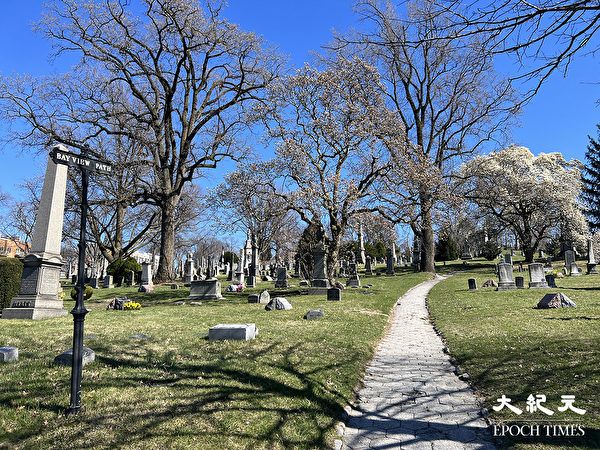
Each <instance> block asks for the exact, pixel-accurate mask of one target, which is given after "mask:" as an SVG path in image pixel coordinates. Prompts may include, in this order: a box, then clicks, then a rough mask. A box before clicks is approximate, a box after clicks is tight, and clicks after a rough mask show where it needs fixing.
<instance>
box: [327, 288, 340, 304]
mask: <svg viewBox="0 0 600 450" xmlns="http://www.w3.org/2000/svg"><path fill="white" fill-rule="evenodd" d="M341 299H342V290H341V289H340V288H337V287H332V288H329V289H327V300H329V301H336V302H337V301H340V300H341Z"/></svg>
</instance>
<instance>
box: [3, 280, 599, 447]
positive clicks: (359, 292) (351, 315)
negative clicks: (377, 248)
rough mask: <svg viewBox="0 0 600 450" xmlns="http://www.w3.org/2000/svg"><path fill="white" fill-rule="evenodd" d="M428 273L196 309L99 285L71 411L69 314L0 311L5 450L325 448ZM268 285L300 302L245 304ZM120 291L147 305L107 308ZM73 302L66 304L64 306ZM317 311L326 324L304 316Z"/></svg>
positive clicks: (183, 293)
mask: <svg viewBox="0 0 600 450" xmlns="http://www.w3.org/2000/svg"><path fill="white" fill-rule="evenodd" d="M427 278H428V275H426V274H413V273H408V272H404V273H400V274H399V275H398V276H396V277H393V278H387V277H375V276H374V277H361V281H362V283H363V285H364V284H367V283H372V284H373V285H374V286H373V287H372V288H371V289H369V290H363V289H362V288H361V289H350V290H345V291H344V292H343V293H342V301H341V302H328V301H327V300H326V298H325V297H324V296H308V295H302V294H301V293H300V291H299V290H298V288H293V287H292V288H290V289H287V290H275V289H273V284H272V283H259V285H258V287H257V289H247V290H246V291H244V292H243V293H240V294H237V293H236V294H225V297H226V299H225V300H220V301H210V302H203V304H202V305H201V306H197V307H194V306H190V305H188V304H186V305H185V306H174V305H173V302H174V301H180V300H185V299H186V298H187V296H188V295H189V288H181V289H179V290H177V291H175V290H171V289H170V288H169V287H168V286H165V287H157V288H156V290H155V292H154V293H153V294H138V293H137V292H136V290H135V288H133V289H132V288H115V289H112V290H102V289H101V290H97V291H95V293H94V296H93V297H92V299H90V300H89V301H87V302H86V307H87V308H88V309H89V310H90V313H89V314H88V315H87V316H86V321H85V333H84V334H85V335H86V338H85V341H84V345H86V346H87V347H90V348H92V349H93V350H94V351H95V352H96V361H95V362H94V363H93V364H90V365H88V366H86V367H85V368H84V369H83V383H82V404H83V405H84V408H85V410H84V411H83V412H82V413H81V414H79V415H77V416H71V417H68V418H67V417H65V416H64V410H65V409H66V407H67V406H68V405H69V393H70V368H66V367H57V366H54V365H53V359H54V357H55V356H56V355H58V354H59V353H61V352H62V351H64V350H66V349H68V348H70V347H71V345H72V333H73V321H72V316H70V315H69V316H67V317H62V318H56V319H47V320H42V321H25V320H2V321H1V322H0V346H3V345H12V346H16V347H18V348H19V361H18V362H16V363H10V364H8V363H7V364H2V365H0V380H1V383H0V448H5V447H9V448H44V449H46V448H87V447H94V448H114V447H120V448H227V449H230V448H293V447H313V448H314V447H320V448H322V447H330V446H332V444H333V440H334V439H335V436H336V435H335V424H336V422H338V421H339V420H340V419H341V417H342V412H343V408H344V406H346V405H347V404H348V403H349V402H350V401H351V400H352V399H353V390H354V388H355V387H356V386H357V385H358V383H359V381H360V380H361V378H362V375H363V370H364V368H365V365H366V363H367V362H368V361H369V360H370V358H371V357H372V355H373V352H374V348H375V345H376V343H377V342H378V341H379V339H380V338H381V337H382V334H383V331H384V329H385V326H386V324H387V320H388V315H389V312H390V309H391V307H392V306H393V304H394V303H395V301H396V300H397V299H398V297H400V296H401V295H402V294H403V293H404V292H405V291H406V290H407V289H409V288H410V287H412V286H414V285H416V284H418V283H419V282H422V281H424V280H426V279H427ZM291 283H292V284H297V283H298V281H297V280H292V281H291ZM465 283H466V282H465ZM226 284H227V283H226V282H225V281H223V288H224V287H225V286H226ZM265 288H268V289H269V292H270V293H271V296H272V297H273V296H275V295H277V294H280V295H282V296H285V297H286V298H287V299H288V300H290V301H291V303H292V305H293V307H294V309H293V310H291V311H271V312H267V311H265V310H264V305H260V304H248V303H247V296H248V293H251V292H257V291H260V290H262V289H265ZM69 290H70V289H69V288H66V289H65V292H66V294H67V295H66V296H67V297H68V292H69ZM363 292H372V293H373V294H374V295H364V294H363ZM123 295H124V296H128V297H129V298H131V299H132V300H136V301H139V302H140V303H141V304H142V306H143V308H142V309H141V310H139V311H107V310H106V305H107V303H108V301H109V299H110V298H113V297H115V296H123ZM575 300H576V301H577V298H576V299H575ZM73 306H74V302H72V301H65V308H66V309H67V310H71V309H72V308H73ZM317 308H318V309H322V310H323V311H324V312H325V317H324V318H323V319H320V320H316V321H306V320H304V319H303V316H304V314H305V313H306V312H307V311H308V310H310V309H317ZM248 322H250V323H256V325H257V327H258V328H259V330H260V331H259V335H258V337H257V338H256V340H253V341H248V342H240V341H224V342H209V341H208V340H207V338H206V337H207V334H208V329H209V327H211V326H214V325H216V324H218V323H248ZM134 334H145V335H147V336H148V337H149V338H148V339H133V338H130V336H132V335H134ZM596 387H597V386H596ZM507 392H508V391H507Z"/></svg>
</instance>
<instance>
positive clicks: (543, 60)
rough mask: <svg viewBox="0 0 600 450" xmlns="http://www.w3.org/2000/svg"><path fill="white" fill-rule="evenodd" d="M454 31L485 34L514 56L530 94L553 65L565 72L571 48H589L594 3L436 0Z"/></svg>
mask: <svg viewBox="0 0 600 450" xmlns="http://www.w3.org/2000/svg"><path fill="white" fill-rule="evenodd" d="M436 4H437V5H438V6H439V8H440V10H441V11H443V12H444V13H445V14H447V15H448V17H449V18H450V19H451V21H452V28H453V30H455V33H456V35H458V36H475V35H476V36H478V38H480V39H485V40H486V41H487V42H488V43H489V44H490V48H491V49H492V50H493V51H494V52H496V53H510V54H514V55H516V57H517V58H518V60H519V62H520V63H521V69H522V70H519V71H518V73H517V74H515V75H514V78H515V79H523V80H533V81H534V85H533V88H532V89H531V90H530V91H529V95H528V96H527V97H528V98H530V97H531V96H532V95H534V94H535V93H536V92H537V91H538V89H539V88H540V86H541V84H542V83H543V82H544V81H545V80H546V79H547V78H548V76H549V75H550V74H551V73H552V72H553V71H555V70H557V69H561V70H563V72H564V73H565V74H566V72H567V70H568V68H569V64H570V63H571V61H572V59H573V57H574V56H575V55H576V54H577V53H581V52H582V51H583V49H584V48H587V49H588V50H589V51H590V52H591V53H595V52H596V51H597V50H598V48H599V46H598V40H597V38H596V35H597V32H598V29H599V28H600V4H599V3H598V2H590V1H580V0H533V1H509V0H503V1H500V2H498V1H483V2H481V1H473V0H471V1H467V2H465V1H460V2H459V1H456V0H454V1H442V0H438V1H436Z"/></svg>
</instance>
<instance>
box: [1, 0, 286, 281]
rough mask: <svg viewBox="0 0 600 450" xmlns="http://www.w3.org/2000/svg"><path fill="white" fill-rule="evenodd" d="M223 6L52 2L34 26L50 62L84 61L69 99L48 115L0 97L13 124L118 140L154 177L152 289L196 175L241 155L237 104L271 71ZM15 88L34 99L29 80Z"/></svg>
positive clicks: (148, 197) (63, 84) (8, 93)
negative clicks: (50, 51)
mask: <svg viewBox="0 0 600 450" xmlns="http://www.w3.org/2000/svg"><path fill="white" fill-rule="evenodd" d="M220 9H221V6H220V5H214V4H213V3H212V2H208V4H207V5H206V6H205V7H204V8H203V7H201V6H200V4H199V2H198V1H189V0H163V1H156V0H139V1H136V2H132V1H126V0H115V1H110V2H105V1H86V2H81V1H76V0H57V1H56V2H54V4H52V5H50V6H49V7H48V10H47V11H46V13H45V15H44V17H43V19H42V21H41V22H40V23H39V24H38V25H37V28H38V30H40V31H41V32H42V33H44V35H45V36H46V37H47V38H49V39H50V40H51V41H52V43H53V45H54V48H55V55H56V56H60V55H62V54H63V53H75V54H76V55H79V56H80V58H81V59H80V64H79V65H78V67H77V70H76V71H75V72H73V73H72V74H71V75H68V76H65V77H63V79H62V80H61V81H60V82H57V83H55V85H56V89H59V90H62V91H65V92H66V91H68V92H69V95H63V96H61V97H60V98H61V100H60V101H56V102H54V103H52V104H51V105H50V106H45V105H43V103H44V102H43V101H42V100H41V99H39V98H37V97H35V96H34V97H31V96H26V95H24V94H23V95H22V94H21V93H22V92H23V91H22V90H19V89H18V86H15V85H16V84H19V83H18V82H16V83H12V84H11V83H7V84H5V87H4V88H3V89H2V95H0V97H2V98H4V99H5V100H8V102H7V103H8V104H9V107H8V115H9V116H10V117H18V118H21V119H25V120H26V121H27V122H28V123H29V125H30V126H31V127H32V128H33V130H34V132H37V133H39V134H41V135H43V136H46V137H47V138H49V139H51V140H53V141H58V142H63V143H66V144H68V145H72V146H75V147H78V148H81V147H82V144H81V141H80V139H74V138H73V137H74V136H73V134H74V132H79V128H80V127H84V128H89V129H92V130H95V133H96V134H89V133H88V134H87V136H90V135H92V136H95V135H97V134H103V133H104V134H108V135H124V136H127V137H129V138H130V139H134V140H136V141H137V142H138V143H139V146H140V149H141V150H142V151H143V161H144V163H145V164H147V166H148V167H149V168H150V169H151V176H149V177H148V178H146V179H145V184H144V185H142V186H141V190H140V192H139V194H140V196H141V198H142V199H143V200H144V201H145V202H147V203H149V204H151V205H154V206H155V207H156V208H158V209H159V210H160V214H161V216H160V237H161V240H160V263H159V267H158V271H157V274H156V278H157V280H158V281H162V280H166V279H168V278H170V277H171V276H172V274H173V256H174V250H175V248H174V245H175V213H176V210H177V206H178V204H179V202H180V200H181V196H182V192H183V189H184V187H185V186H186V185H187V184H188V183H190V182H191V181H192V180H193V179H194V178H195V177H196V176H197V175H198V173H197V172H198V171H199V170H201V169H204V168H214V167H215V166H216V165H217V164H218V162H219V161H221V160H223V159H224V158H234V159H235V158H238V157H240V155H241V153H242V152H241V151H240V150H241V149H243V146H239V145H238V143H237V142H236V138H235V137H236V136H237V135H238V133H239V132H241V131H243V130H244V129H245V126H246V121H245V114H244V108H245V107H244V106H243V105H245V104H246V103H251V102H254V101H258V100H260V99H261V95H262V94H261V92H262V91H263V89H264V88H265V86H266V85H267V84H268V83H269V82H270V81H272V80H273V79H274V78H275V77H276V76H277V73H278V70H279V65H280V60H279V59H278V57H277V56H276V55H275V54H274V53H273V52H272V51H271V50H269V49H266V47H265V45H264V43H263V41H262V40H261V39H260V38H258V37H257V36H255V35H254V34H252V33H246V32H243V31H241V30H240V29H239V28H238V27H237V26H235V25H233V24H230V23H228V22H226V21H225V20H224V19H223V18H222V17H221V16H220ZM132 11H141V15H139V16H136V15H134V13H133V12H132ZM18 81H20V82H21V83H20V84H25V85H33V87H32V88H31V90H35V87H36V86H35V81H34V82H31V80H28V79H26V80H24V81H23V80H18ZM40 104H41V105H40ZM36 106H41V107H42V111H46V112H47V114H44V115H40V114H39V113H38V110H37V108H36ZM75 113H76V114H75ZM115 118H117V119H118V120H117V122H118V127H115V126H114V124H115ZM82 124H83V125H82ZM75 134H77V133H75ZM75 137H77V136H75ZM77 141H80V142H77ZM90 147H91V148H92V149H93V146H92V145H90Z"/></svg>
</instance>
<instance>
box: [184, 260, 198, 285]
mask: <svg viewBox="0 0 600 450" xmlns="http://www.w3.org/2000/svg"><path fill="white" fill-rule="evenodd" d="M195 273H196V268H195V267H194V258H193V257H192V254H191V253H188V255H187V259H186V260H185V265H184V276H183V285H184V286H190V285H191V284H192V281H194V275H195Z"/></svg>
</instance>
